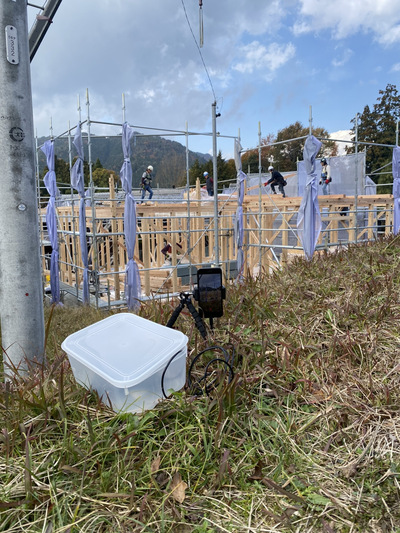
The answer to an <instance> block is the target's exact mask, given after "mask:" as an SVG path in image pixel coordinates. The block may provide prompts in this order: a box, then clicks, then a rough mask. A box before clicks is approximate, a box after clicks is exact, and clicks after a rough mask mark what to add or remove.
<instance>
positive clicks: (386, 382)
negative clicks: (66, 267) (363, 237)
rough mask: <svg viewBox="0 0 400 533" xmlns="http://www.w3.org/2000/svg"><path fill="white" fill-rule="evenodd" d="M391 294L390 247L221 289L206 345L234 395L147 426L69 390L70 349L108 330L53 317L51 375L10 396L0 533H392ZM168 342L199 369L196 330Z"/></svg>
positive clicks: (162, 310) (183, 402)
mask: <svg viewBox="0 0 400 533" xmlns="http://www.w3.org/2000/svg"><path fill="white" fill-rule="evenodd" d="M399 295H400V239H397V238H393V237H392V238H390V239H387V240H380V241H377V242H375V243H373V244H370V245H358V246H351V247H350V248H349V249H348V250H347V251H341V252H338V253H336V254H333V255H330V254H325V255H321V256H319V257H315V258H314V260H313V261H312V262H310V263H307V262H304V261H301V260H298V261H295V262H294V263H292V264H291V265H290V267H289V268H288V269H286V270H284V271H282V272H278V273H276V274H274V275H271V276H265V277H263V278H262V279H258V280H251V279H249V280H246V282H245V284H244V285H243V286H240V287H239V286H232V287H229V288H228V290H227V301H226V305H225V315H224V317H223V318H222V319H221V320H219V323H218V324H217V325H216V328H215V330H214V331H213V332H212V334H211V338H210V344H218V345H220V346H222V347H224V348H225V349H226V350H228V351H229V353H230V354H232V353H233V352H234V363H233V366H234V370H235V378H234V380H233V381H232V382H231V383H230V384H229V385H225V384H224V385H223V386H221V387H220V388H219V389H218V390H217V391H214V392H213V394H212V395H211V396H212V397H211V398H209V397H207V396H193V395H191V393H190V391H181V392H179V393H176V394H174V396H173V397H172V398H171V399H169V400H166V401H164V402H161V403H160V404H159V405H158V406H157V407H156V408H155V409H153V410H151V411H147V412H146V413H144V414H143V415H141V416H138V415H133V414H115V413H114V412H112V411H111V410H110V409H109V408H107V407H105V406H104V405H103V404H102V403H101V402H100V401H99V399H98V397H97V396H96V393H95V392H93V391H92V392H89V391H86V390H85V389H83V388H82V387H80V386H78V385H76V383H75V381H74V378H73V376H72V373H71V371H70V367H69V363H68V360H67V358H66V357H65V354H64V353H62V351H61V349H60V344H61V342H62V341H63V340H64V338H65V337H66V336H67V335H68V334H70V333H71V332H73V331H76V330H77V329H80V328H82V327H84V326H85V325H88V324H90V323H93V322H95V321H97V320H99V319H100V318H103V317H104V316H105V315H104V314H101V313H99V312H97V311H93V310H83V309H77V310H76V309H70V308H69V309H66V308H64V309H57V310H56V311H55V312H54V314H53V316H52V320H51V324H50V335H49V339H48V347H47V353H48V365H47V367H46V368H45V369H38V370H37V371H36V372H35V374H34V375H32V377H30V378H29V379H25V380H23V379H16V380H15V382H13V383H8V385H7V386H6V385H2V386H1V390H0V403H1V404H2V405H1V410H2V411H1V412H2V420H1V427H0V430H1V435H0V454H1V457H0V479H1V484H0V531H9V532H21V531H24V532H43V533H44V532H46V533H50V532H57V533H61V532H72V531H80V532H107V533H108V532H115V531H118V532H126V533H128V532H129V533H131V532H148V533H150V532H165V533H166V532H170V531H171V532H172V531H173V532H177V533H189V532H195V533H207V532H240V533H242V532H254V533H262V532H272V531H274V532H276V531H278V532H319V531H321V532H327V533H331V532H372V533H384V532H396V531H397V532H399V531H400V527H399V524H400V503H399V502H400V499H399V489H400V486H399V476H400V458H399V457H400V455H399V451H400V416H399V407H398V406H399V405H400V387H399V385H400V383H399V375H400V361H399V357H398V353H399V344H400V341H399V338H398V321H399V317H400V298H399ZM171 312H172V306H171V305H168V304H161V303H159V302H157V303H154V304H148V305H146V306H143V308H142V309H141V312H140V314H141V315H142V316H144V317H146V318H149V319H151V320H154V321H156V322H159V323H162V324H165V323H166V322H167V320H168V318H169V316H170V314H171ZM176 326H177V327H179V328H180V329H181V330H182V331H184V332H185V333H186V334H187V335H188V336H189V339H190V340H189V351H190V359H192V358H193V357H194V356H195V355H196V354H197V353H198V352H199V351H201V350H203V349H204V347H205V345H204V343H203V341H202V339H201V337H199V335H198V334H197V332H196V330H195V328H194V324H193V320H192V318H191V316H190V315H187V314H185V315H181V316H180V317H179V319H178V321H177V324H176ZM233 347H234V348H233ZM203 364H204V363H203ZM3 415H4V416H3Z"/></svg>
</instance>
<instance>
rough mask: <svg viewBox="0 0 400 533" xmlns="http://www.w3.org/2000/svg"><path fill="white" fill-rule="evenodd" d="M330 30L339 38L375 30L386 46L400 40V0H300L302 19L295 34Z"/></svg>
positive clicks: (296, 26) (294, 28) (377, 39)
mask: <svg viewBox="0 0 400 533" xmlns="http://www.w3.org/2000/svg"><path fill="white" fill-rule="evenodd" d="M326 30H330V32H331V34H332V37H333V38H335V39H344V38H346V37H348V36H350V35H355V34H356V33H358V32H364V33H371V34H372V35H373V36H374V39H375V40H376V41H377V42H379V43H381V44H384V45H390V44H394V43H397V42H400V2H399V0H379V1H377V0H351V1H349V0H336V1H335V2H325V3H324V5H323V7H322V8H321V2H320V0H300V2H299V19H298V20H297V21H296V23H295V24H294V25H293V32H294V34H295V35H301V34H304V33H309V32H316V33H321V32H323V31H326Z"/></svg>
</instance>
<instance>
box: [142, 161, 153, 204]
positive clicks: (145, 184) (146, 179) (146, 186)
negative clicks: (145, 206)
mask: <svg viewBox="0 0 400 533" xmlns="http://www.w3.org/2000/svg"><path fill="white" fill-rule="evenodd" d="M152 172H153V167H152V166H151V165H149V166H148V167H147V168H146V170H145V171H144V172H143V174H142V181H141V185H142V200H144V197H145V196H146V191H148V193H149V200H151V199H152V198H153V189H152V188H151V180H152V179H153V176H152V175H151V173H152Z"/></svg>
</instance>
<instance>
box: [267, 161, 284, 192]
mask: <svg viewBox="0 0 400 533" xmlns="http://www.w3.org/2000/svg"><path fill="white" fill-rule="evenodd" d="M268 171H269V172H271V177H270V179H269V180H268V181H266V182H265V183H264V187H266V186H267V185H271V189H272V193H273V194H276V191H275V186H276V185H278V189H279V192H280V193H281V194H282V197H283V198H286V194H285V189H284V187H285V185H286V180H285V178H284V177H283V176H282V174H281V173H280V172H278V171H277V170H275V169H274V167H273V166H272V165H270V166H269V167H268Z"/></svg>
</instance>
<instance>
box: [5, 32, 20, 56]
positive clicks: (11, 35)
mask: <svg viewBox="0 0 400 533" xmlns="http://www.w3.org/2000/svg"><path fill="white" fill-rule="evenodd" d="M6 52H7V61H8V62H9V63H11V64H13V65H18V63H19V56H18V36H17V28H16V27H15V26H6Z"/></svg>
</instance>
